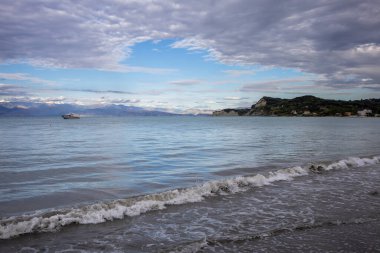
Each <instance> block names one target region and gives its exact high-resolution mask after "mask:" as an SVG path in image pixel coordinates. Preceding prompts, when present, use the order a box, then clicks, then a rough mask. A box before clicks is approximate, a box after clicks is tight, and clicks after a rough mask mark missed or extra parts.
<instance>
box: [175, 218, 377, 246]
mask: <svg viewBox="0 0 380 253" xmlns="http://www.w3.org/2000/svg"><path fill="white" fill-rule="evenodd" d="M379 220H380V218H379V217H368V218H355V219H350V220H345V221H344V220H333V221H322V222H315V223H311V224H299V225H295V226H292V227H282V228H275V229H272V230H268V231H265V232H262V233H257V234H250V235H242V236H233V237H218V238H207V237H206V238H203V239H202V240H199V241H195V242H190V243H187V244H185V245H182V246H178V247H176V248H175V249H171V250H168V251H169V252H172V253H175V252H176V253H190V252H198V251H200V250H202V249H205V248H206V247H208V246H211V247H213V246H217V245H219V246H220V245H224V244H229V243H242V242H245V241H256V240H262V239H265V238H267V237H273V236H278V235H281V234H285V233H291V232H296V231H305V230H311V229H317V228H324V227H335V226H342V225H353V224H365V223H371V222H377V221H379Z"/></svg>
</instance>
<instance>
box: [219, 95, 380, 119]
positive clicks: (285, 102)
mask: <svg viewBox="0 0 380 253" xmlns="http://www.w3.org/2000/svg"><path fill="white" fill-rule="evenodd" d="M363 110H366V111H364V115H362V116H375V115H376V116H378V115H380V99H362V100H354V101H342V100H331V99H322V98H318V97H314V96H310V95H308V96H302V97H296V98H293V99H282V98H272V97H263V98H261V99H260V100H259V101H258V102H257V103H256V104H254V105H252V107H251V108H250V109H249V108H248V109H224V110H221V111H216V112H214V113H213V115H215V116H224V115H236V116H256V115H262V116H271V115H275V116H300V115H302V116H354V115H358V112H359V114H360V111H363Z"/></svg>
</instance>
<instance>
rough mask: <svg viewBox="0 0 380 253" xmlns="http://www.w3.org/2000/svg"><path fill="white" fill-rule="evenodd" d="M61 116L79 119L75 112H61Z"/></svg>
mask: <svg viewBox="0 0 380 253" xmlns="http://www.w3.org/2000/svg"><path fill="white" fill-rule="evenodd" d="M62 118H64V119H80V116H79V115H78V114H75V113H69V114H63V115H62Z"/></svg>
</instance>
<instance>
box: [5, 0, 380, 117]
mask: <svg viewBox="0 0 380 253" xmlns="http://www.w3.org/2000/svg"><path fill="white" fill-rule="evenodd" d="M0 13H1V19H0V102H28V101H31V102H39V103H76V104H81V105H107V104H123V105H128V106H138V107H143V108H147V109H160V110H164V111H169V112H186V113H188V112H194V113H197V112H211V111H213V110H217V109H222V108H236V107H249V106H251V105H252V104H253V103H255V102H256V101H258V100H259V99H260V98H261V97H262V96H271V97H281V98H293V97H297V96H301V95H315V96H318V97H322V98H330V99H343V100H350V99H364V98H380V29H379V27H380V2H379V1H378V0H373V1H366V0H361V1H358V0H354V1H353V0H341V1H334V0H313V1H309V0H303V1H301V0H299V1H290V0H284V1H278V0H219V1H216V0H203V1H191V0H187V1H163V0H161V1H154V0H107V1H105V0H99V1H90V0H75V1H74V0H73V1H69V0H62V1H44V0H30V1H21V0H19V1H18V0H9V1H8V0H2V3H1V5H0Z"/></svg>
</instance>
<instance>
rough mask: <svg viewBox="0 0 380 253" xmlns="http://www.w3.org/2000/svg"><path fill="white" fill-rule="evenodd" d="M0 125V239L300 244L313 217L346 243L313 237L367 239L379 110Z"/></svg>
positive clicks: (89, 247)
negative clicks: (358, 114) (357, 234)
mask: <svg viewBox="0 0 380 253" xmlns="http://www.w3.org/2000/svg"><path fill="white" fill-rule="evenodd" d="M0 136H1V141H0V173H1V175H2V176H1V178H0V193H1V194H0V216H1V217H2V221H1V226H0V235H1V238H8V237H13V238H11V239H3V240H2V241H0V250H1V251H2V252H10V251H20V250H21V251H24V252H34V251H44V250H46V251H47V252H54V251H60V250H68V249H70V250H72V252H80V251H83V252H86V251H87V252H102V251H115V252H124V251H128V252H152V251H153V252H154V251H184V252H186V251H189V252H193V251H196V250H200V251H204V252H213V251H214V252H222V251H226V252H231V251H240V252H244V251H247V252H251V251H252V250H253V249H254V251H258V252H260V251H268V247H269V246H273V245H277V246H278V247H279V248H278V249H282V250H283V251H291V250H292V249H298V250H299V251H303V250H313V245H312V244H310V242H309V241H308V240H315V239H316V238H319V240H318V242H320V243H321V245H328V244H329V243H328V239H324V240H325V241H327V242H325V243H323V242H324V240H320V239H321V236H322V235H323V234H324V233H325V232H326V231H325V230H327V231H329V230H331V231H335V232H334V233H336V234H337V235H338V236H337V238H336V240H338V241H339V240H340V241H343V242H344V243H345V244H347V245H346V246H345V244H343V246H342V245H340V246H339V247H340V248H339V247H335V248H334V247H333V246H331V245H330V248H326V247H327V246H325V248H324V247H323V246H321V245H319V246H318V245H317V244H316V245H315V248H314V250H315V249H317V248H319V249H322V250H321V251H328V250H333V251H334V250H336V251H339V249H341V250H342V249H343V250H344V249H346V250H348V251H350V250H351V251H356V250H358V249H364V250H368V251H372V250H373V249H380V247H379V243H378V242H377V241H376V240H375V241H374V242H373V243H372V244H371V243H369V242H370V241H371V238H376V237H377V238H378V237H379V235H380V233H379V222H380V220H379V219H380V214H379V212H378V210H380V201H379V198H380V197H379V195H378V194H376V192H377V191H380V189H379V188H378V187H379V182H380V173H379V169H380V166H379V163H378V162H379V158H377V157H375V156H376V155H379V154H380V120H379V119H374V118H274V117H273V118H272V117H232V118H222V117H221V118H219V117H126V118H118V117H109V118H90V117H89V118H82V119H80V120H62V119H59V118H0ZM349 157H357V158H349ZM359 157H360V159H359ZM366 158H368V159H366ZM342 159H343V160H342ZM339 161H340V162H339ZM337 162H338V163H337ZM312 163H313V164H323V169H321V170H320V171H318V170H313V169H312V170H310V164H312ZM315 168H316V167H315ZM258 174H259V175H258ZM176 189H177V190H176ZM96 203H98V204H96ZM10 216H13V218H9V217H10ZM42 217H43V218H42ZM107 220H108V221H107ZM110 220H113V221H110ZM105 221H106V222H105ZM78 223H98V224H89V225H85V224H81V225H76V224H78ZM366 226H367V227H368V226H369V227H372V230H371V231H370V230H369V229H365V227H366ZM351 227H354V228H353V229H349V228H351ZM355 229H356V230H359V231H360V230H363V231H367V232H368V235H366V236H363V233H361V235H362V237H363V238H361V239H360V238H359V239H360V240H361V241H362V243H361V242H360V240H359V239H358V240H357V241H356V242H355V240H347V239H344V238H347V237H348V236H349V235H350V233H351V234H352V231H354V230H355ZM56 230H59V232H54V233H52V232H51V231H56ZM41 231H45V232H44V233H41ZM49 231H50V232H49ZM321 231H325V232H321ZM337 231H338V232H337ZM326 233H327V232H326ZM23 234H24V235H23ZM17 235H21V236H19V237H16V238H14V236H17ZM295 237H297V238H298V239H297V240H300V241H301V242H302V240H305V242H304V244H305V245H303V244H302V243H301V244H302V245H303V246H302V245H298V248H297V247H296V248H295V245H294V243H293V244H292V243H291V241H292V240H294V238H295ZM365 240H367V241H368V242H363V241H365ZM306 245H309V247H311V248H309V249H308V248H307V247H306ZM321 247H322V248H321ZM323 249H325V250H323ZM9 250H10V251H9Z"/></svg>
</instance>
